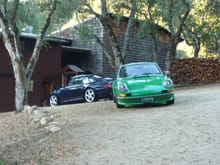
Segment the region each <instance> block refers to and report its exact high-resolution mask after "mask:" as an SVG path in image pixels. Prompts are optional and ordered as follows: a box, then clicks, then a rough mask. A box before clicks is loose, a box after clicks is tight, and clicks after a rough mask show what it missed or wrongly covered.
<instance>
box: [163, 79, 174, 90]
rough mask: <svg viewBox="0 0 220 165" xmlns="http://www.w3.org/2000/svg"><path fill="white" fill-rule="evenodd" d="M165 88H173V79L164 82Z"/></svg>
mask: <svg viewBox="0 0 220 165" xmlns="http://www.w3.org/2000/svg"><path fill="white" fill-rule="evenodd" d="M163 86H164V87H168V88H170V87H173V81H172V80H171V79H167V80H165V81H164V83H163Z"/></svg>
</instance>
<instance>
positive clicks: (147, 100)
mask: <svg viewBox="0 0 220 165" xmlns="http://www.w3.org/2000/svg"><path fill="white" fill-rule="evenodd" d="M153 101H154V98H153V97H145V98H143V99H142V102H143V103H152V102H153Z"/></svg>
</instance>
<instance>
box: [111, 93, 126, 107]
mask: <svg viewBox="0 0 220 165" xmlns="http://www.w3.org/2000/svg"><path fill="white" fill-rule="evenodd" d="M113 100H114V102H115V104H116V107H117V108H124V105H121V104H118V100H117V98H116V97H115V96H114V97H113Z"/></svg>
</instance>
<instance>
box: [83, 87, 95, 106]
mask: <svg viewBox="0 0 220 165" xmlns="http://www.w3.org/2000/svg"><path fill="white" fill-rule="evenodd" d="M84 99H85V101H86V102H88V103H91V102H94V101H95V100H96V94H95V91H94V90H93V89H92V88H88V89H86V90H85V92H84Z"/></svg>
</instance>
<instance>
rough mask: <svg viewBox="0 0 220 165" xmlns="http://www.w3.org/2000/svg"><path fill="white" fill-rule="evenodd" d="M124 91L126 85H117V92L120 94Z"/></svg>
mask: <svg viewBox="0 0 220 165" xmlns="http://www.w3.org/2000/svg"><path fill="white" fill-rule="evenodd" d="M126 89H127V86H126V84H124V83H118V90H119V91H120V92H124V91H125V90H126Z"/></svg>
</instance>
